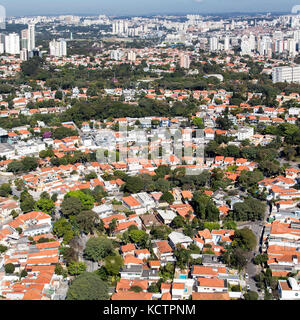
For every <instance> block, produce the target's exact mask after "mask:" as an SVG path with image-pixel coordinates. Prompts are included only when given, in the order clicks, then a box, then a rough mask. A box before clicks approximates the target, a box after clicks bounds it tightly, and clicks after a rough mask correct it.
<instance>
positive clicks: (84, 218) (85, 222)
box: [76, 210, 98, 234]
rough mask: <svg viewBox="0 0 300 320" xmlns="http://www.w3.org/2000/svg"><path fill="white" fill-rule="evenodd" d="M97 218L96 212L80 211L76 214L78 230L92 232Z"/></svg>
mask: <svg viewBox="0 0 300 320" xmlns="http://www.w3.org/2000/svg"><path fill="white" fill-rule="evenodd" d="M97 219H98V216H97V214H96V213H95V212H94V211H92V210H88V211H82V212H81V213H79V215H78V216H76V222H77V224H78V226H79V229H80V231H82V232H84V233H86V234H89V233H93V231H94V229H95V226H96V221H97Z"/></svg>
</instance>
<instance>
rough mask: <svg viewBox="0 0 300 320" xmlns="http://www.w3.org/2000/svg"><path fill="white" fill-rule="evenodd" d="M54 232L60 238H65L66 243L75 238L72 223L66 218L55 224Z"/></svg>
mask: <svg viewBox="0 0 300 320" xmlns="http://www.w3.org/2000/svg"><path fill="white" fill-rule="evenodd" d="M53 232H54V234H56V235H57V236H58V237H60V238H61V237H63V242H64V243H69V242H70V241H71V240H72V239H73V238H74V236H75V234H74V231H73V228H72V225H71V223H70V222H68V221H67V219H65V218H61V219H59V220H57V221H56V222H55V223H54V224H53Z"/></svg>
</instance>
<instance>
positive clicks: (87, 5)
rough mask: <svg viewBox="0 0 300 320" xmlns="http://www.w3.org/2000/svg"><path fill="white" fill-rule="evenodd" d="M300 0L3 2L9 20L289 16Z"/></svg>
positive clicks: (67, 0) (5, 0)
mask: <svg viewBox="0 0 300 320" xmlns="http://www.w3.org/2000/svg"><path fill="white" fill-rule="evenodd" d="M298 4H299V5H300V0H51V1H47V0H0V5H2V6H4V7H5V8H6V15H7V16H25V15H47V14H48V15H52V14H54V15H57V14H93V15H94V14H96V15H98V14H106V15H110V16H114V15H115V16H120V15H146V14H159V13H162V14H166V13H177V14H180V13H182V14H186V13H194V14H206V13H222V12H290V11H291V9H292V7H293V6H294V5H298Z"/></svg>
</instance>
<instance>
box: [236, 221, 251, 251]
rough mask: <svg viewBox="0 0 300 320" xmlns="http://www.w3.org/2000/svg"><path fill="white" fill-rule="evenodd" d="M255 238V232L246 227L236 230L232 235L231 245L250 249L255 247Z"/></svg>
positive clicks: (246, 249)
mask: <svg viewBox="0 0 300 320" xmlns="http://www.w3.org/2000/svg"><path fill="white" fill-rule="evenodd" d="M256 244H257V240H256V236H255V234H254V233H253V232H252V231H251V230H250V229H249V228H247V227H245V228H243V229H239V230H236V231H235V233H234V236H233V241H232V246H233V247H236V248H241V249H243V250H245V251H251V250H253V249H254V248H255V247H256Z"/></svg>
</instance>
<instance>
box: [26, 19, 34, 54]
mask: <svg viewBox="0 0 300 320" xmlns="http://www.w3.org/2000/svg"><path fill="white" fill-rule="evenodd" d="M34 48H35V24H33V23H29V24H28V51H32V50H33V49H34Z"/></svg>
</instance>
